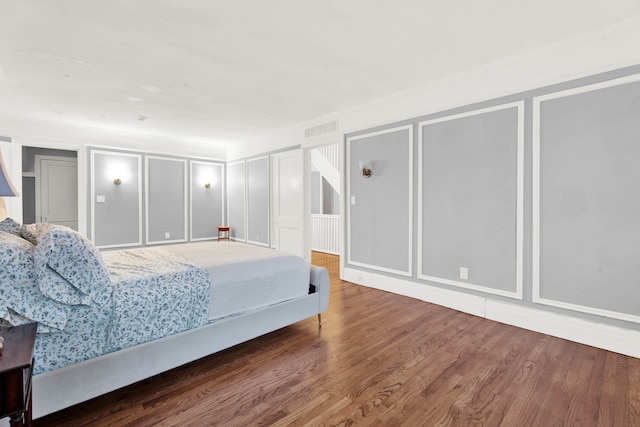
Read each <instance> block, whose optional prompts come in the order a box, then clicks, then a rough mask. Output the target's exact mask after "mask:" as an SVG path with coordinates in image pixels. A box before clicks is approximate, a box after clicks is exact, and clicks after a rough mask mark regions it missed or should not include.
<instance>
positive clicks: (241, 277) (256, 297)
mask: <svg viewBox="0 0 640 427" xmlns="http://www.w3.org/2000/svg"><path fill="white" fill-rule="evenodd" d="M163 250H165V251H168V252H170V253H173V254H175V255H178V256H180V257H183V258H185V259H187V260H189V261H190V262H192V263H194V264H197V265H199V266H201V267H204V268H205V269H206V270H207V271H208V272H209V276H210V277H211V300H210V302H209V321H213V320H216V319H221V318H224V317H228V316H232V315H236V314H242V313H245V312H247V311H251V310H255V309H258V308H261V307H265V306H269V305H273V304H277V303H280V302H283V301H287V300H290V299H293V298H298V297H301V296H304V295H307V294H308V293H309V270H310V265H309V263H307V262H306V261H304V260H303V259H302V258H300V257H298V256H295V255H290V254H287V253H285V252H281V251H278V250H275V249H270V248H265V247H261V246H255V245H250V244H246V243H238V242H226V241H225V242H219V241H207V242H192V243H184V244H177V245H170V246H164V247H163Z"/></svg>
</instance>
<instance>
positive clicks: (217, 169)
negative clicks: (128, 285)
mask: <svg viewBox="0 0 640 427" xmlns="http://www.w3.org/2000/svg"><path fill="white" fill-rule="evenodd" d="M89 157H90V168H89V175H90V186H89V191H90V215H91V218H90V227H91V238H92V239H93V241H94V242H95V243H96V245H97V246H99V247H100V248H116V247H126V246H142V245H145V244H163V243H175V242H186V241H188V240H205V239H214V238H216V237H217V229H216V227H217V226H218V225H223V224H224V223H225V222H226V220H225V218H224V216H225V211H224V205H225V203H224V191H225V180H224V163H221V162H211V161H209V162H207V161H199V160H191V161H188V159H184V158H175V157H163V156H154V155H144V154H142V153H131V152H121V151H115V150H113V151H111V150H97V149H92V148H90V149H89ZM143 157H144V158H145V161H144V164H143V162H142V159H143ZM188 168H189V169H188ZM116 178H119V179H120V181H121V183H120V184H119V185H116V184H115V183H114V179H116ZM205 181H208V182H210V184H211V185H210V186H209V188H205V185H204V184H205ZM143 230H146V232H143ZM187 230H190V232H187Z"/></svg>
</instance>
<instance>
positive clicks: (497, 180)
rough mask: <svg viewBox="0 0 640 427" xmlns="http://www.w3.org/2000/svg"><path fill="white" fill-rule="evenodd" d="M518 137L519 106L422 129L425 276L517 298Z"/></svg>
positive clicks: (422, 262) (421, 165)
mask: <svg viewBox="0 0 640 427" xmlns="http://www.w3.org/2000/svg"><path fill="white" fill-rule="evenodd" d="M518 130H519V129H518V108H517V107H516V106H511V107H509V108H508V109H501V110H497V111H488V112H482V113H480V114H473V115H469V116H462V117H457V118H455V119H452V120H444V121H435V122H424V123H421V124H420V133H421V136H422V139H421V141H420V142H419V143H420V144H421V146H420V148H421V151H422V155H421V158H420V171H421V175H422V179H421V184H422V186H421V188H422V192H421V193H420V194H419V197H420V198H421V199H422V206H421V208H422V216H421V218H419V221H420V225H421V226H422V227H421V228H422V234H421V235H420V238H421V239H420V244H421V246H420V249H421V253H422V257H421V259H418V262H419V263H420V267H421V276H428V277H427V278H428V279H430V280H435V281H443V280H444V281H445V283H446V281H457V282H460V283H459V284H468V285H475V286H479V287H486V288H492V289H495V290H500V291H506V292H511V293H515V292H516V291H517V288H516V284H517V280H518V277H517V276H516V255H517V253H516V249H517V245H516V244H515V242H516V232H517V228H516V213H517V212H516V202H517V188H516V184H517V149H518ZM461 267H462V268H466V269H467V273H468V276H467V277H466V278H464V277H461V275H460V268H461Z"/></svg>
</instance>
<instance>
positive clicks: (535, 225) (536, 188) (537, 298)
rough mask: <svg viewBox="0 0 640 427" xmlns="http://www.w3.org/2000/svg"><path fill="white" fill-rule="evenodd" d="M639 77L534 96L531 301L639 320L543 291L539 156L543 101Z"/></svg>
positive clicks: (618, 83) (628, 315) (614, 84)
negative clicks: (541, 284)
mask: <svg viewBox="0 0 640 427" xmlns="http://www.w3.org/2000/svg"><path fill="white" fill-rule="evenodd" d="M638 81H640V74H634V75H631V76H626V77H621V78H618V79H613V80H608V81H605V82H601V83H595V84H591V85H586V86H579V87H576V88H572V89H567V90H563V91H559V92H554V93H550V94H547V95H542V96H538V97H534V98H533V140H532V142H533V144H532V145H533V161H532V165H533V182H532V190H533V191H532V206H531V208H532V210H533V212H532V250H531V257H532V259H531V266H532V269H531V270H532V285H533V292H532V301H533V302H535V303H538V304H543V305H548V306H553V307H559V308H564V309H567V310H573V311H579V312H582V313H588V314H594V315H597V316H604V317H610V318H613V319H620V320H625V321H628V322H634V323H640V316H636V315H632V314H628V313H621V312H617V311H612V310H604V309H599V308H595V307H589V306H584V305H579V304H572V303H567V302H563V301H558V300H553V299H548V298H544V297H542V296H541V293H540V227H541V224H540V216H541V212H540V174H541V169H540V168H541V159H540V143H541V140H540V137H541V135H540V127H541V118H540V108H541V104H542V103H543V102H544V101H547V100H550V99H557V98H563V97H567V96H571V95H577V94H580V93H586V92H591V91H594V90H599V89H605V88H608V87H614V86H619V85H623V84H626V83H633V82H638Z"/></svg>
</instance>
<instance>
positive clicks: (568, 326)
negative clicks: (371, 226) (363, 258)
mask: <svg viewBox="0 0 640 427" xmlns="http://www.w3.org/2000/svg"><path fill="white" fill-rule="evenodd" d="M343 280H346V281H348V282H351V283H355V284H358V285H363V286H367V287H370V288H375V289H380V290H383V291H387V292H392V293H395V294H399V295H404V296H407V297H411V298H416V299H419V300H422V301H425V302H429V303H432V304H437V305H441V306H443V307H447V308H451V309H454V310H458V311H461V312H464V313H468V314H472V315H474V316H479V317H484V318H486V319H489V320H494V321H497V322H500V323H505V324H507V325H512V326H516V327H519V328H523V329H528V330H531V331H535V332H540V333H543V334H547V335H551V336H554V337H558V338H562V339H566V340H569V341H574V342H578V343H581V344H586V345H590V346H593V347H598V348H602V349H605V350H609V351H614V352H617V353H620V354H625V355H627V356H631V357H638V358H640V346H638V342H640V331H634V330H630V329H625V328H621V327H616V326H611V325H605V324H602V323H595V322H590V321H587V320H583V319H578V318H576V317H572V316H567V315H561V314H556V313H550V312H548V311H544V310H538V309H535V308H531V307H524V306H521V305H516V304H511V303H506V302H501V301H495V300H491V299H487V298H484V297H481V296H475V295H469V294H465V293H462V292H456V291H451V290H448V289H442V288H438V287H435V286H430V285H428V284H423V283H417V282H411V281H408V280H403V279H399V278H394V277H388V276H384V275H381V274H377V273H371V272H367V271H360V270H356V269H352V268H348V267H346V268H345V269H344V278H343Z"/></svg>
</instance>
